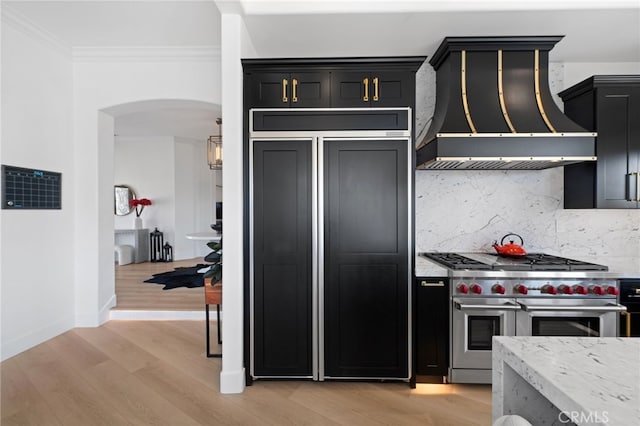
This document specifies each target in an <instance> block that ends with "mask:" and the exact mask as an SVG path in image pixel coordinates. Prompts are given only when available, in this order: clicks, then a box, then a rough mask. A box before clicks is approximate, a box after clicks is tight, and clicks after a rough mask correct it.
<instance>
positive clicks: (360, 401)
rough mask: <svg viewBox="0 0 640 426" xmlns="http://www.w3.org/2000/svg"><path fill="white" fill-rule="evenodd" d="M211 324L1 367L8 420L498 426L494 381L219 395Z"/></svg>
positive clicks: (64, 341)
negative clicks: (210, 351)
mask: <svg viewBox="0 0 640 426" xmlns="http://www.w3.org/2000/svg"><path fill="white" fill-rule="evenodd" d="M220 366H221V363H220V359H211V358H206V357H205V356H204V322H203V321H110V322H108V323H107V324H105V325H103V326H102V327H98V328H83V329H74V330H72V331H70V332H67V333H65V334H63V335H60V336H58V337H56V338H54V339H52V340H50V341H48V342H45V343H43V344H41V345H38V346H36V347H35V348H32V349H30V350H28V351H26V352H23V353H21V354H18V355H16V356H15V357H13V358H10V359H8V360H6V361H4V362H2V363H1V364H0V375H1V376H2V377H1V379H2V392H0V396H1V399H0V400H1V406H0V415H1V417H0V423H1V424H2V425H3V426H5V425H16V426H18V425H19V426H31V425H34V426H43V425H52V426H58V425H62V426H75V425H82V426H87V425H91V426H93V425H98V426H101V425H105V426H107V425H108V426H120V425H145V426H146V425H152V424H155V425H172V426H173V425H175V426H183V425H184V426H189V425H207V426H208V425H218V424H220V425H260V426H261V425H278V426H279V425H296V426H297V425H336V424H339V425H345V426H346V425H349V426H352V425H367V426H369V425H374V426H375V425H394V426H395V425H422V426H431V425H433V426H447V425H452V426H453V425H456V426H476V425H483V426H486V425H490V424H491V386H490V385H458V384H453V385H452V384H449V385H421V384H419V385H418V387H417V388H416V389H410V388H409V386H408V385H407V384H406V383H397V382H385V383H381V382H341V381H326V382H312V381H303V380H271V381H269V380H257V381H255V382H254V384H253V386H249V387H247V388H246V390H245V392H244V393H243V394H239V395H222V394H220V393H219V386H220V385H219V376H220Z"/></svg>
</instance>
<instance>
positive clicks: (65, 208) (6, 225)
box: [0, 16, 95, 359]
mask: <svg viewBox="0 0 640 426" xmlns="http://www.w3.org/2000/svg"><path fill="white" fill-rule="evenodd" d="M3 18H5V17H4V16H3ZM1 27H2V35H1V37H2V57H1V60H2V117H1V121H2V135H1V137H2V158H1V162H2V164H8V165H13V166H20V167H28V168H36V169H43V170H49V171H55V172H61V173H62V209H61V210H24V211H9V210H0V215H1V225H0V227H1V232H0V244H1V245H2V248H3V250H2V258H1V259H0V264H1V267H0V271H1V278H2V283H1V284H2V286H1V288H2V289H1V291H2V297H1V303H2V304H1V307H0V309H1V311H2V332H1V333H0V334H1V335H2V337H1V344H0V346H1V349H2V354H1V356H2V359H6V358H8V357H11V356H13V355H15V354H16V353H19V352H21V351H23V350H25V349H28V348H29V347H31V346H34V345H36V344H38V343H40V342H42V341H45V340H47V339H49V338H51V337H54V336H56V335H58V334H60V333H62V332H64V331H66V330H68V329H70V328H72V327H73V326H74V274H73V271H74V264H75V261H76V259H75V246H74V242H73V237H74V234H75V228H74V221H75V218H76V217H75V212H74V210H75V205H76V201H79V202H80V203H84V202H88V203H93V202H95V192H88V193H85V194H82V197H81V198H78V197H77V196H76V194H75V191H74V182H75V181H76V179H77V176H78V174H77V173H76V170H75V169H74V158H73V154H72V153H73V150H74V142H73V131H72V78H71V66H72V65H71V56H70V52H64V50H61V49H58V48H55V47H52V45H51V44H48V43H45V42H44V41H43V40H39V39H37V38H34V37H31V36H29V35H26V33H25V32H24V31H23V30H22V27H21V26H20V25H16V24H15V23H14V22H13V21H11V22H7V20H5V19H3V22H2V26H1ZM94 132H95V129H94Z"/></svg>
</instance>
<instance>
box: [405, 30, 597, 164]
mask: <svg viewBox="0 0 640 426" xmlns="http://www.w3.org/2000/svg"><path fill="white" fill-rule="evenodd" d="M562 37H563V36H527V37H513V36H512V37H446V38H445V39H444V40H443V42H442V43H441V44H440V47H439V48H438V49H437V50H436V52H435V54H434V55H433V57H432V58H431V60H430V61H429V63H430V64H431V65H432V66H433V67H434V69H435V70H436V107H435V113H434V116H433V120H432V122H431V127H430V128H429V130H428V132H427V134H426V136H425V138H424V139H423V140H422V141H421V143H420V144H419V145H418V147H417V156H416V159H417V162H416V164H417V167H418V169H437V170H478V169H485V170H496V169H497V170H504V169H518V170H522V169H526V170H538V169H546V168H550V167H556V166H563V165H566V164H573V163H577V162H582V161H595V160H596V156H595V137H596V133H594V132H588V131H586V130H585V129H583V128H582V127H580V126H579V125H577V124H576V123H574V122H573V121H571V120H570V119H569V118H568V117H566V116H565V115H564V114H563V113H562V111H560V109H559V108H558V107H557V105H556V104H555V102H554V101H553V98H552V96H551V91H550V89H549V77H548V65H549V51H550V50H551V49H552V48H553V46H555V44H556V43H557V42H558V41H560V40H561V39H562Z"/></svg>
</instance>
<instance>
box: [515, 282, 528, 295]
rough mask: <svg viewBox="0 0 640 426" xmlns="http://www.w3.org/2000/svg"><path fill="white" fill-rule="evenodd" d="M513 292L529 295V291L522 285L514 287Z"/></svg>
mask: <svg viewBox="0 0 640 426" xmlns="http://www.w3.org/2000/svg"><path fill="white" fill-rule="evenodd" d="M513 290H514V291H515V292H516V293H520V294H527V293H529V289H528V288H527V287H525V286H523V285H522V284H516V286H515V287H514V288H513Z"/></svg>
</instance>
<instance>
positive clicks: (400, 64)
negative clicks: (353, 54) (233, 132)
mask: <svg viewBox="0 0 640 426" xmlns="http://www.w3.org/2000/svg"><path fill="white" fill-rule="evenodd" d="M424 60H425V58H424V57H398V58H393V57H391V58H357V59H351V58H326V59H325V58H318V59H245V60H243V67H244V78H245V80H244V81H245V106H246V107H247V108H354V107H411V108H414V106H415V73H416V71H417V70H418V68H419V67H420V65H421V64H422V63H423V62H424Z"/></svg>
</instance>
